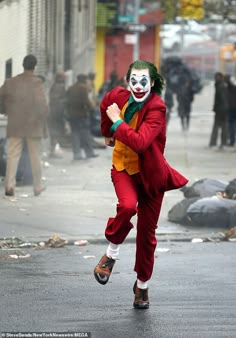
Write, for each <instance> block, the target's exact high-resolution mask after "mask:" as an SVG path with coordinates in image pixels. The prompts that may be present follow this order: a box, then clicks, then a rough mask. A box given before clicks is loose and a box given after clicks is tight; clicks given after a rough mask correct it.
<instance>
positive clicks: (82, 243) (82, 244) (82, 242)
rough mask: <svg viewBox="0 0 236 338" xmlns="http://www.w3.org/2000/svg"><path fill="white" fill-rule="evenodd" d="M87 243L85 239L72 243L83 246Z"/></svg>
mask: <svg viewBox="0 0 236 338" xmlns="http://www.w3.org/2000/svg"><path fill="white" fill-rule="evenodd" d="M87 244H88V241H87V240H86V239H80V240H77V241H75V242H74V245H79V246H84V245H87Z"/></svg>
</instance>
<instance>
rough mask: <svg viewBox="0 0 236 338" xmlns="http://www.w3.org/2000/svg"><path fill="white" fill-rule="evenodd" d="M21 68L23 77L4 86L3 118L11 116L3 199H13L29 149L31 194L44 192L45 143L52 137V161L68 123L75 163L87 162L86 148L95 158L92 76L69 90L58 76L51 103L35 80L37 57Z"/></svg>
mask: <svg viewBox="0 0 236 338" xmlns="http://www.w3.org/2000/svg"><path fill="white" fill-rule="evenodd" d="M22 65H23V69H24V71H23V73H21V74H19V75H17V76H14V77H12V78H9V79H6V80H5V82H4V84H3V85H2V86H1V87H0V113H1V114H5V115H6V116H7V131H6V136H7V150H6V151H7V160H6V173H5V195H6V196H14V195H15V186H16V175H17V170H18V165H19V161H20V158H21V156H22V152H23V150H24V149H25V146H26V147H27V152H28V154H29V159H30V166H31V172H32V180H33V192H34V195H35V196H39V195H40V194H41V192H42V191H43V190H45V186H44V185H43V183H42V169H41V150H42V148H41V147H42V144H41V141H42V138H47V137H48V136H50V156H52V157H53V156H56V152H55V150H56V145H57V144H58V143H59V141H60V137H61V136H62V135H63V134H64V132H65V119H67V120H68V122H69V125H70V128H71V143H72V150H73V159H74V160H81V159H83V158H84V157H83V156H82V149H83V150H84V152H85V157H86V158H92V157H96V156H97V154H95V152H94V145H93V138H92V135H91V132H90V114H91V112H92V111H94V109H95V102H93V101H92V98H91V92H92V90H93V89H94V88H93V84H92V82H93V79H94V74H93V73H91V74H89V76H86V75H83V74H80V75H78V77H77V82H76V83H75V84H74V85H72V86H71V87H69V88H68V90H66V89H65V74H64V72H57V73H56V77H55V83H54V84H53V85H52V87H51V89H50V93H49V103H48V100H47V97H46V93H45V90H44V87H43V81H42V79H41V78H40V77H39V76H36V75H35V68H36V65H37V58H36V57H35V56H34V55H32V54H29V55H27V56H25V58H24V59H23V64H22ZM89 81H90V83H89ZM89 96H90V97H89ZM65 113H66V114H65ZM48 134H49V135H48Z"/></svg>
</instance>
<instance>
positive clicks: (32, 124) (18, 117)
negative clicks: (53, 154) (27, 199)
mask: <svg viewBox="0 0 236 338" xmlns="http://www.w3.org/2000/svg"><path fill="white" fill-rule="evenodd" d="M36 64H37V59H36V57H35V56H34V55H27V56H26V57H25V58H24V60H23V67H24V72H23V73H22V74H19V75H17V76H15V77H13V78H11V79H7V80H6V81H5V83H4V84H3V86H2V87H1V88H0V97H1V98H2V100H3V101H4V113H5V114H6V115H7V118H8V122H7V138H8V145H7V167H6V177H5V195H7V196H13V195H14V188H15V184H16V172H17V167H18V163H19V159H20V156H21V153H22V149H23V141H24V140H26V143H27V147H28V151H29V157H30V163H31V168H32V175H33V186H34V194H35V196H38V195H39V194H40V193H41V192H42V191H43V190H44V189H45V188H44V187H43V185H42V181H41V180H42V172H41V156H40V155H41V139H42V137H45V136H47V135H46V134H45V133H46V119H47V113H48V106H47V102H46V97H45V94H44V90H43V85H42V81H41V80H40V79H39V78H38V77H36V76H34V69H35V66H36Z"/></svg>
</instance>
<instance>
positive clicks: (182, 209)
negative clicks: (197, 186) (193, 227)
mask: <svg viewBox="0 0 236 338" xmlns="http://www.w3.org/2000/svg"><path fill="white" fill-rule="evenodd" d="M197 200H199V197H192V198H184V199H183V200H182V201H180V202H178V203H176V204H175V205H174V206H173V207H172V208H171V209H170V210H169V212H168V220H169V221H170V222H174V223H180V224H189V219H188V215H187V209H188V207H189V206H190V205H191V204H193V203H194V202H196V201H197Z"/></svg>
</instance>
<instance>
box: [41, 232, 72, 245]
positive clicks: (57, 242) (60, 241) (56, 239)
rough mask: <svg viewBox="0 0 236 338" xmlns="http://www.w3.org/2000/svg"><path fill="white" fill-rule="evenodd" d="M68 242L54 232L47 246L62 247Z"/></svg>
mask: <svg viewBox="0 0 236 338" xmlns="http://www.w3.org/2000/svg"><path fill="white" fill-rule="evenodd" d="M66 244H67V240H65V239H62V238H60V237H59V236H58V235H57V234H54V235H53V236H52V237H51V238H49V240H48V241H47V242H46V243H45V245H46V246H47V247H50V248H62V247H63V246H65V245H66Z"/></svg>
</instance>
